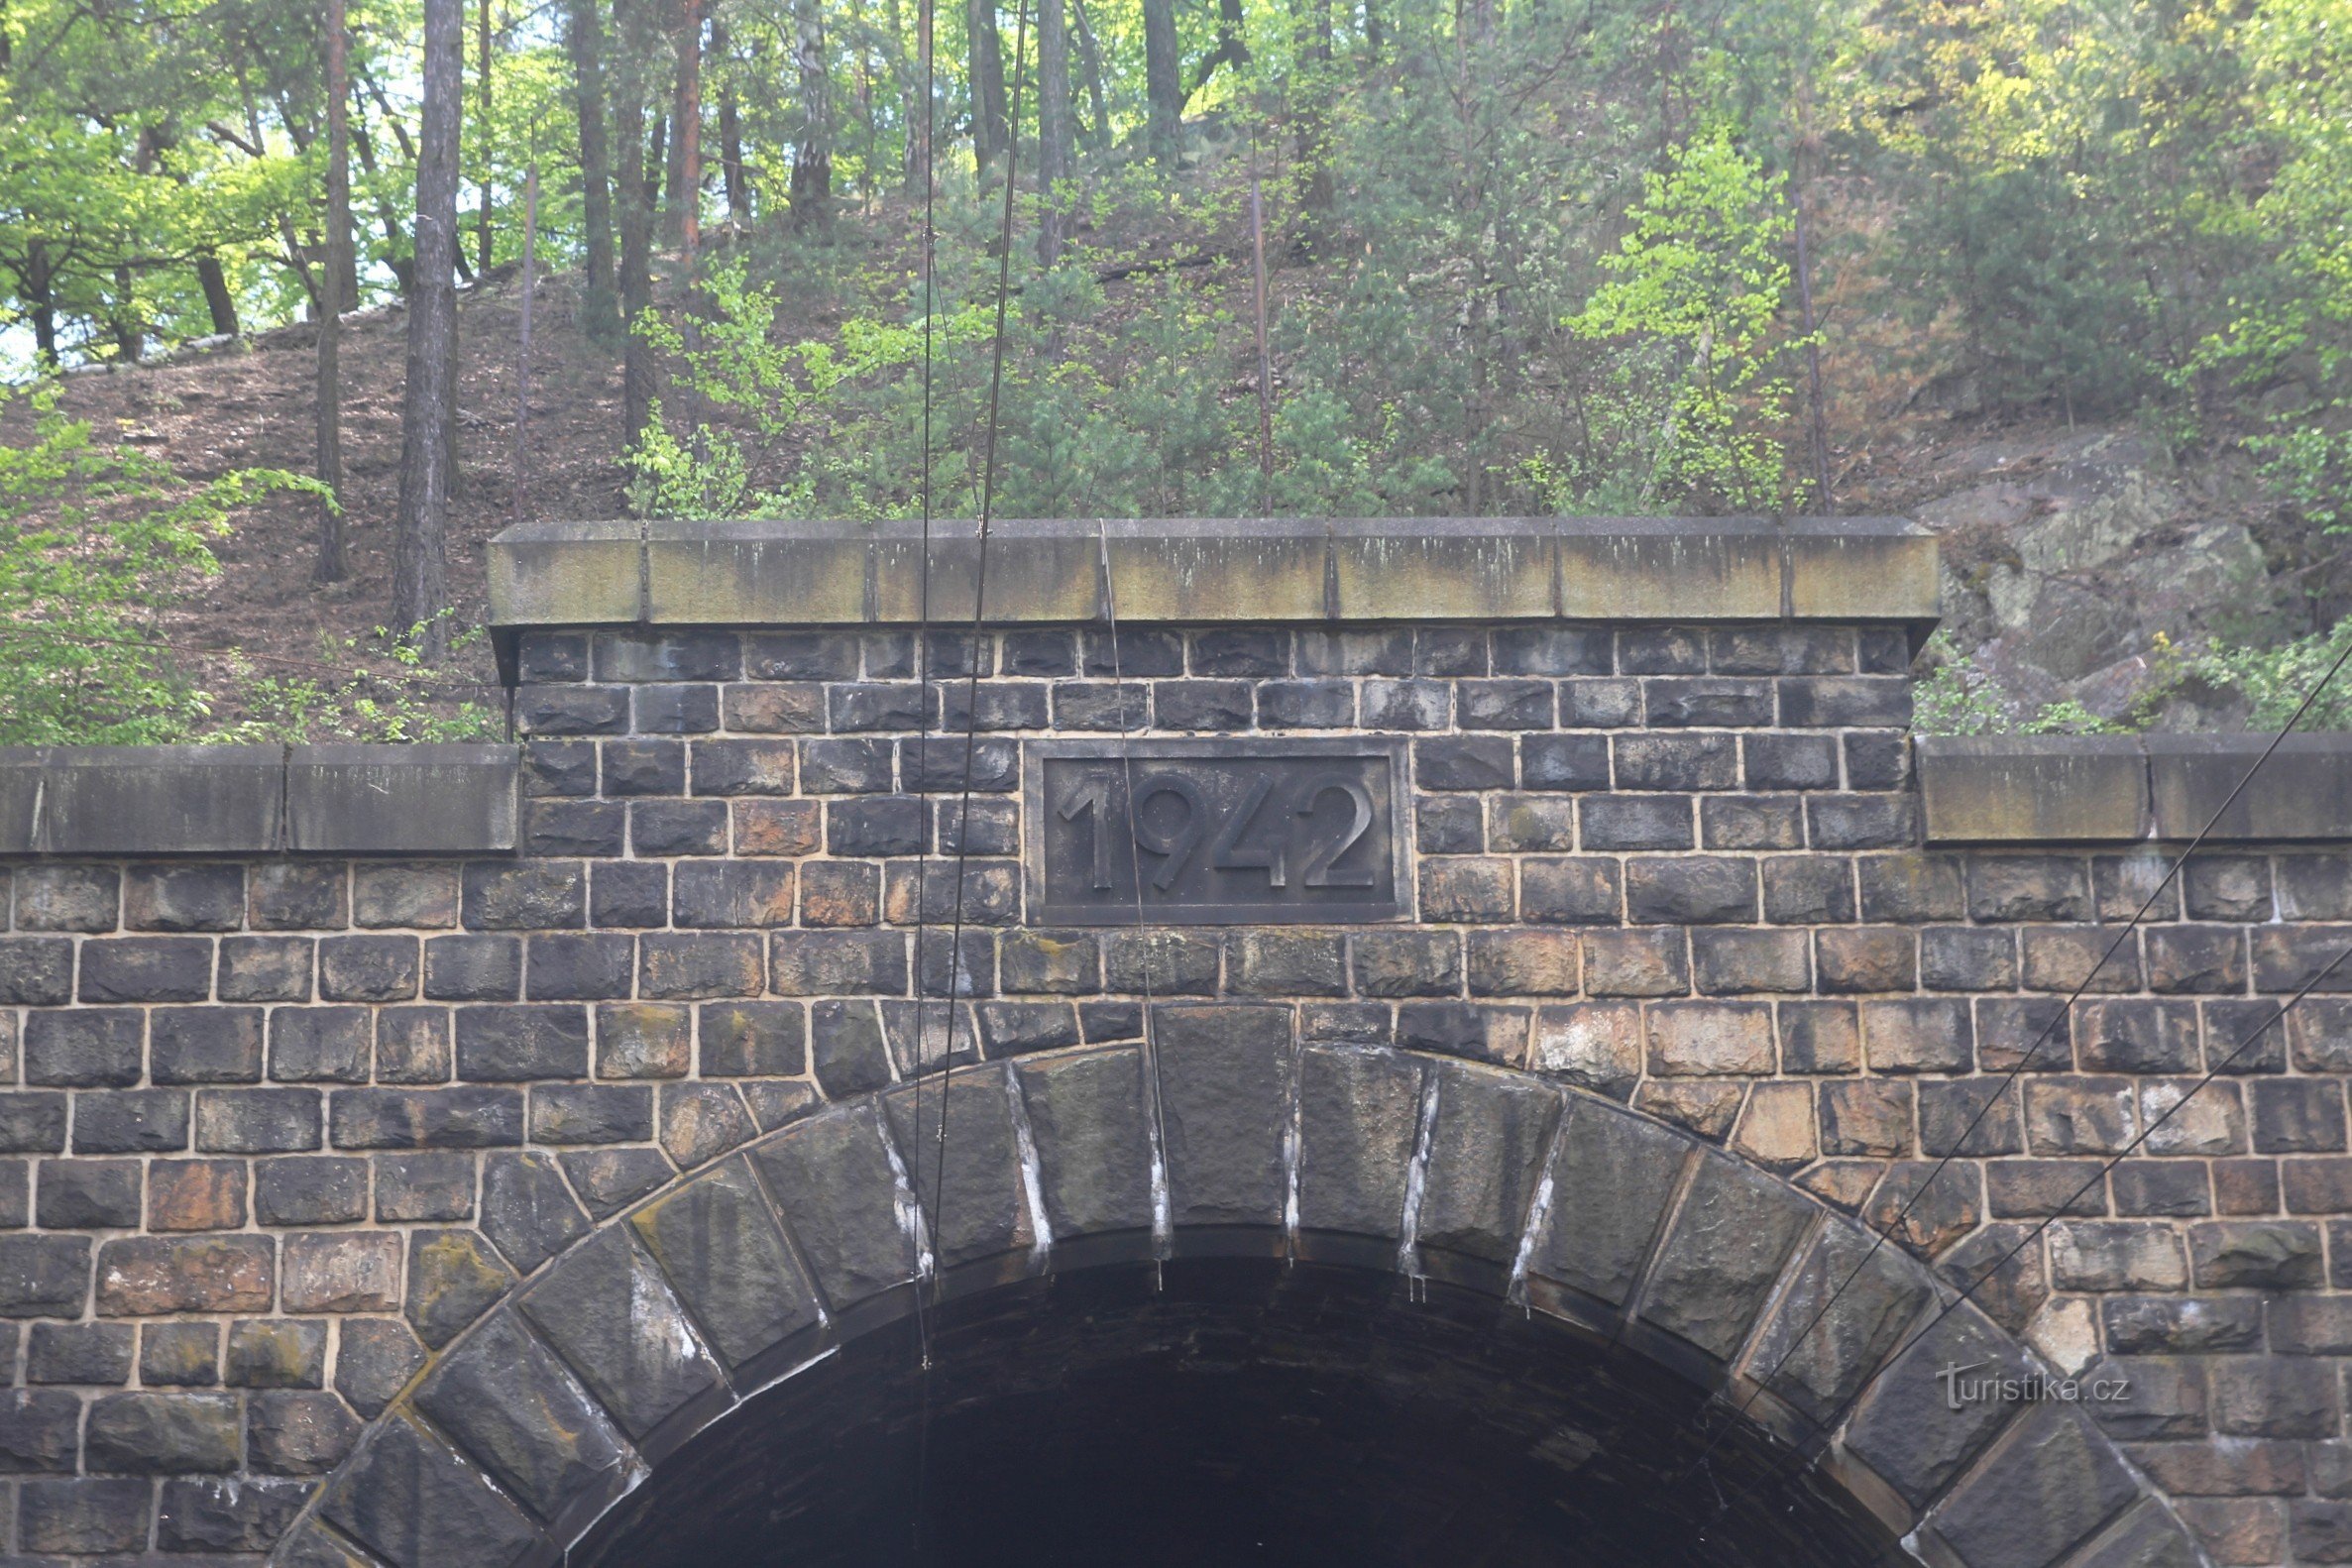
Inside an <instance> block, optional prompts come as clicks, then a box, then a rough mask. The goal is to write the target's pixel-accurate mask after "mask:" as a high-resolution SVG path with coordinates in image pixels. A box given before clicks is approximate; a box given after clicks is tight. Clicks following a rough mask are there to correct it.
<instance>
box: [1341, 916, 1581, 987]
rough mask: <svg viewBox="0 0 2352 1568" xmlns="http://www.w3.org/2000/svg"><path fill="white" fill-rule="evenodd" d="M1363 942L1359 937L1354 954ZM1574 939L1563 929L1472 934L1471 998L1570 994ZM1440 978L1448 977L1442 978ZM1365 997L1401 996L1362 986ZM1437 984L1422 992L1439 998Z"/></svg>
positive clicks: (1575, 969) (1574, 980)
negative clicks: (1436, 995)
mask: <svg viewBox="0 0 2352 1568" xmlns="http://www.w3.org/2000/svg"><path fill="white" fill-rule="evenodd" d="M1366 940H1367V939H1365V938H1361V937H1360V938H1358V939H1357V943H1358V951H1359V952H1362V945H1363V943H1364V942H1365V941H1366ZM1580 951H1581V950H1580V945H1579V942H1578V939H1577V938H1576V937H1575V936H1574V935H1573V934H1571V933H1568V932H1565V931H1544V930H1540V929H1538V930H1515V931H1474V932H1472V933H1470V938H1469V952H1470V993H1471V994H1472V995H1473V996H1573V995H1575V994H1576V991H1577V985H1578V974H1579V971H1580V963H1579V956H1578V955H1579V952H1580ZM1441 976H1442V977H1443V978H1448V979H1450V978H1452V976H1450V975H1442V971H1441ZM1358 984H1359V989H1360V990H1362V992H1363V994H1365V995H1367V996H1378V995H1392V994H1393V995H1402V994H1404V993H1403V992H1400V991H1395V992H1384V991H1378V990H1375V989H1373V988H1372V987H1370V986H1367V985H1364V984H1363V983H1362V980H1361V977H1359V982H1358ZM1453 988H1454V987H1453V986H1452V985H1440V986H1438V987H1435V988H1433V989H1432V990H1430V991H1425V992H1422V993H1420V994H1443V993H1446V992H1450V991H1452V990H1453Z"/></svg>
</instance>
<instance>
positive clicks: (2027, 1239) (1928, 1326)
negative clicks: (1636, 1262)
mask: <svg viewBox="0 0 2352 1568" xmlns="http://www.w3.org/2000/svg"><path fill="white" fill-rule="evenodd" d="M2347 961H2352V946H2347V947H2346V948H2344V949H2343V950H2342V951H2341V952H2338V953H2337V954H2336V955H2335V956H2334V957H2332V958H2330V959H2328V960H2327V962H2326V963H2325V964H2323V965H2321V966H2320V967H2319V968H2318V969H2316V970H2314V971H2313V972H2312V974H2311V976H2310V977H2309V978H2308V979H2306V980H2304V981H2303V982H2302V984H2301V985H2299V986H2297V987H2296V989H2295V991H2294V993H2293V994H2292V995H2290V996H2289V997H2288V998H2287V999H2286V1000H2285V1001H2283V1002H2281V1003H2280V1004H2279V1006H2278V1007H2277V1009H2276V1010H2274V1011H2273V1012H2272V1013H2271V1015H2270V1016H2269V1017H2268V1018H2265V1019H2264V1020H2263V1021H2262V1022H2261V1023H2259V1024H2257V1025H2255V1027H2254V1028H2253V1029H2252V1030H2250V1031H2248V1033H2247V1034H2246V1035H2245V1037H2244V1038H2243V1039H2241V1040H2240V1041H2239V1042H2238V1043H2237V1045H2236V1046H2235V1047H2233V1048H2232V1049H2231V1051H2230V1053H2229V1055H2227V1056H2225V1057H2223V1058H2222V1059H2221V1060H2220V1061H2219V1062H2217V1063H2215V1064H2212V1065H2211V1066H2209V1067H2207V1068H2206V1069H2205V1073H2204V1076H2202V1077H2200V1078H2198V1079H2197V1080H2196V1081H2195V1082H2194V1083H2192V1084H2190V1085H2189V1087H2188V1090H2187V1092H2186V1093H2184V1094H2183V1095H2182V1096H2181V1097H2180V1098H2179V1099H2178V1100H2175V1101H2174V1102H2173V1103H2172V1104H2171V1105H2170V1106H2168V1107H2167V1108H2166V1110H2165V1112H2164V1114H2162V1115H2161V1116H2158V1117H2157V1118H2155V1119H2154V1120H2153V1121H2151V1122H2149V1123H2148V1125H2147V1126H2146V1127H2144V1128H2142V1129H2141V1130H2140V1132H2139V1133H2138V1135H2137V1136H2135V1137H2133V1138H2132V1139H2131V1140H2130V1141H2129V1142H2128V1143H2126V1144H2125V1145H2124V1146H2123V1148H2121V1149H2120V1150H2118V1151H2116V1152H2115V1154H2113V1155H2112V1156H2110V1157H2109V1158H2108V1159H2107V1160H2106V1162H2105V1163H2104V1164H2102V1165H2101V1166H2100V1167H2099V1168H2098V1169H2097V1170H2096V1171H2094V1172H2092V1173H2091V1175H2090V1176H2089V1178H2088V1179H2087V1180H2085V1181H2084V1182H2083V1183H2082V1184H2081V1185H2080V1186H2078V1187H2076V1188H2075V1189H2074V1190H2073V1191H2072V1192H2071V1193H2069V1194H2068V1195H2067V1197H2066V1200H2065V1201H2064V1202H2061V1203H2059V1204H2058V1205H2056V1207H2055V1208H2054V1209H2053V1210H2052V1212H2050V1213H2049V1214H2047V1215H2045V1216H2043V1219H2042V1222H2041V1223H2040V1224H2039V1225H2036V1226H2035V1227H2034V1228H2033V1229H2031V1230H2029V1231H2027V1232H2026V1233H2025V1234H2024V1235H2023V1236H2021V1237H2019V1238H2018V1240H2017V1244H2016V1245H2015V1246H2013V1247H2011V1248H2010V1249H2009V1250H2008V1251H2007V1252H2005V1253H2003V1254H2001V1256H2000V1257H1998V1258H1996V1259H1994V1260H1993V1261H1992V1262H1991V1263H1989V1264H1987V1265H1986V1266H1985V1267H1984V1268H1983V1269H1982V1270H1980V1271H1979V1272H1978V1273H1977V1275H1976V1277H1975V1278H1974V1279H1972V1280H1970V1281H1969V1282H1968V1283H1967V1284H1966V1285H1964V1286H1963V1287H1961V1288H1960V1292H1959V1293H1958V1294H1957V1295H1955V1296H1954V1297H1953V1298H1952V1299H1951V1300H1949V1301H1947V1302H1945V1303H1944V1305H1943V1306H1942V1307H1941V1308H1939V1309H1938V1310H1937V1312H1936V1314H1935V1315H1934V1316H1933V1317H1931V1318H1929V1319H1928V1320H1927V1322H1925V1323H1924V1324H1922V1325H1920V1328H1919V1331H1918V1332H1917V1333H1915V1334H1913V1335H1912V1336H1911V1337H1910V1338H1908V1339H1906V1340H1904V1341H1902V1342H1901V1343H1900V1344H1898V1345H1897V1346H1896V1347H1895V1348H1894V1350H1893V1351H1892V1352H1891V1353H1890V1354H1888V1355H1887V1356H1886V1357H1885V1358H1884V1359H1883V1360H1882V1361H1881V1362H1880V1363H1879V1365H1880V1366H1882V1367H1885V1366H1892V1365H1894V1364H1895V1363H1896V1362H1898V1361H1900V1360H1901V1359H1902V1358H1903V1357H1904V1356H1905V1355H1906V1354H1908V1353H1909V1352H1910V1351H1911V1349H1912V1348H1913V1347H1914V1346H1916V1345H1918V1344H1920V1343H1921V1342H1922V1341H1924V1340H1925V1339H1926V1338H1927V1337H1928V1335H1930V1334H1932V1333H1934V1332H1935V1331H1936V1328H1937V1326H1938V1325H1939V1324H1941V1323H1942V1322H1943V1321H1944V1320H1945V1319H1946V1318H1948V1317H1950V1316H1951V1315H1952V1314H1953V1313H1955V1312H1957V1311H1959V1310H1960V1308H1961V1307H1962V1306H1965V1305H1966V1304H1967V1303H1968V1302H1969V1300H1970V1299H1971V1298H1972V1297H1973V1296H1974V1295H1975V1293H1976V1290H1977V1288H1978V1287H1980V1286H1982V1285H1984V1284H1985V1283H1986V1282H1987V1281H1989V1280H1991V1279H1992V1278H1993V1277H1994V1276H1996V1275H1998V1274H1999V1273H2000V1272H2001V1271H2002V1270H2004V1269H2006V1268H2008V1267H2009V1265H2010V1264H2011V1263H2013V1262H2015V1261H2016V1259H2017V1257H2018V1255H2019V1254H2021V1253H2023V1252H2024V1251H2025V1249H2026V1248H2028V1247H2030V1246H2032V1245H2033V1244H2034V1243H2035V1242H2036V1241H2038V1240H2040V1239H2041V1237H2042V1235H2043V1233H2044V1232H2046V1231H2047V1230H2049V1229H2050V1227H2051V1226H2052V1225H2053V1224H2055V1223H2057V1222H2058V1221H2059V1220H2060V1219H2061V1218H2064V1217H2066V1216H2067V1215H2068V1214H2069V1213H2070V1212H2071V1211H2072V1208H2073V1206H2074V1204H2075V1203H2076V1201H2078V1200H2079V1199H2080V1198H2081V1197H2082V1195H2083V1194H2084V1193H2086V1192H2088V1191H2089V1190H2090V1189H2091V1188H2092V1187H2095V1186H2097V1185H2098V1184H2099V1183H2100V1182H2102V1181H2104V1180H2106V1179H2107V1176H2109V1174H2110V1173H2112V1172H2113V1171H2114V1170H2115V1168H2116V1167H2117V1166H2119V1165H2121V1164H2123V1162H2124V1161H2126V1160H2128V1159H2130V1158H2131V1157H2132V1156H2133V1155H2135V1154H2137V1153H2139V1151H2140V1150H2141V1149H2142V1148H2143V1147H2145V1146H2146V1145H2147V1143H2148V1140H2149V1139H2151V1138H2153V1137H2155V1136H2156V1134H2157V1133H2158V1132H2160V1131H2162V1130H2163V1129H2164V1127H2165V1125H2166V1124H2167V1123H2168V1122H2170V1121H2171V1120H2172V1119H2173V1118H2174V1117H2176V1116H2178V1115H2180V1114H2181V1112H2182V1111H2183V1110H2184V1108H2186V1106H2187V1104H2188V1102H2189V1101H2190V1100H2192V1099H2194V1098H2195V1097H2196V1096H2197V1093H2198V1092H2199V1091H2200V1090H2202V1089H2204V1088H2205V1087H2207V1086H2208V1085H2209V1084H2211V1083H2212V1082H2213V1080H2214V1079H2215V1078H2217V1077H2219V1076H2221V1074H2223V1073H2224V1072H2227V1071H2228V1070H2229V1069H2230V1067H2231V1066H2232V1065H2233V1064H2236V1062H2237V1060H2238V1059H2239V1058H2240V1057H2242V1056H2244V1055H2245V1054H2246V1053H2247V1052H2248V1051H2251V1050H2252V1049H2254V1047H2255V1045H2256V1044H2257V1043H2258V1042H2260V1041H2261V1040H2262V1038H2263V1037H2264V1036H2265V1035H2267V1034H2269V1033H2270V1032H2271V1031H2272V1030H2273V1029H2274V1028H2276V1027H2278V1025H2279V1024H2280V1023H2282V1022H2283V1021H2284V1020H2285V1019H2286V1017H2287V1015H2288V1014H2289V1013H2290V1012H2292V1011H2293V1010H2294V1009H2295V1007H2296V1004H2297V1003H2298V1002H2300V1001H2302V999H2303V998H2304V997H2306V996H2308V995H2310V994H2311V993H2312V992H2313V991H2315V990H2317V989H2318V988H2319V986H2320V983H2321V982H2322V981H2324V980H2326V979H2327V977H2328V976H2330V975H2332V974H2334V973H2335V972H2336V970H2337V969H2338V968H2340V967H2342V966H2343V965H2344V963H2345V962H2347ZM1870 1386H1871V1385H1870V1383H1869V1381H1868V1380H1864V1381H1863V1383H1862V1384H1861V1385H1860V1386H1859V1387H1857V1388H1856V1389H1854V1390H1853V1392H1851V1393H1850V1394H1848V1395H1847V1396H1846V1397H1845V1399H1843V1400H1840V1401H1839V1403H1838V1405H1837V1407H1836V1408H1834V1409H1833V1410H1831V1412H1830V1413H1829V1415H1828V1416H1827V1417H1826V1418H1825V1419H1823V1420H1822V1421H1821V1422H1820V1423H1819V1425H1818V1427H1817V1430H1818V1431H1819V1432H1820V1433H1822V1434H1823V1435H1825V1436H1827V1435H1830V1434H1834V1433H1836V1432H1837V1430H1838V1429H1839V1427H1841V1426H1842V1425H1844V1424H1845V1422H1846V1418H1847V1417H1848V1415H1850V1414H1852V1413H1853V1408H1854V1406H1855V1405H1856V1404H1857V1403H1859V1402H1860V1400H1861V1399H1862V1396H1863V1395H1864V1394H1865V1393H1867V1392H1868V1391H1869V1388H1870ZM1713 1447H1714V1444H1713V1443H1712V1442H1710V1443H1709V1445H1708V1448H1709V1450H1712V1449H1713ZM1700 1459H1701V1462H1702V1463H1704V1461H1705V1459H1706V1454H1705V1453H1702V1454H1701V1455H1700ZM1800 1468H1803V1467H1802V1465H1798V1466H1792V1467H1790V1468H1789V1469H1787V1470H1785V1471H1782V1472H1779V1473H1778V1474H1776V1475H1774V1476H1773V1477H1771V1478H1770V1481H1771V1483H1772V1484H1773V1485H1777V1484H1779V1483H1780V1482H1783V1481H1786V1480H1787V1479H1789V1477H1790V1476H1792V1475H1794V1474H1795V1473H1796V1470H1797V1469H1800ZM1757 1485H1758V1484H1756V1483H1751V1484H1749V1485H1747V1486H1743V1487H1739V1488H1736V1489H1735V1490H1734V1492H1733V1494H1732V1496H1731V1497H1730V1498H1729V1499H1726V1500H1724V1502H1723V1506H1722V1507H1720V1508H1719V1509H1717V1510H1716V1512H1714V1513H1712V1514H1710V1515H1709V1516H1708V1518H1707V1519H1706V1521H1705V1522H1704V1523H1702V1524H1701V1525H1700V1526H1699V1530H1700V1539H1701V1540H1704V1539H1706V1531H1707V1530H1708V1529H1709V1528H1711V1527H1712V1526H1713V1525H1714V1524H1715V1523H1716V1521H1717V1520H1719V1519H1721V1518H1722V1517H1723V1516H1724V1515H1725V1514H1726V1513H1729V1512H1731V1511H1732V1509H1733V1507H1734V1506H1735V1505H1736V1503H1738V1501H1739V1500H1740V1499H1741V1498H1743V1497H1747V1496H1749V1495H1750V1494H1752V1493H1753V1492H1754V1491H1756V1490H1757Z"/></svg>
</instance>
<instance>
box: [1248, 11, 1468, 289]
mask: <svg viewBox="0 0 2352 1568" xmlns="http://www.w3.org/2000/svg"><path fill="white" fill-rule="evenodd" d="M1469 3H1470V4H1472V5H1477V4H1480V3H1481V0H1469ZM1290 5H1291V12H1290V29H1291V34H1290V36H1291V47H1292V50H1293V51H1294V54H1295V59H1294V62H1293V65H1292V71H1293V76H1292V87H1291V93H1290V108H1291V114H1292V116H1293V118H1294V120H1295V123H1296V125H1297V134H1298V141H1297V155H1296V156H1297V160H1298V205H1299V208H1300V209H1301V221H1300V224H1299V240H1300V243H1301V244H1302V245H1303V246H1304V247H1305V248H1306V249H1307V250H1309V251H1310V252H1311V251H1312V250H1313V248H1314V245H1315V242H1316V241H1317V240H1318V239H1320V238H1321V237H1322V231H1323V229H1324V227H1325V224H1324V222H1323V218H1324V215H1325V214H1327V213H1329V212H1330V210H1331V208H1332V205H1333V202H1334V200H1335V199H1336V193H1335V191H1334V190H1333V186H1332V179H1331V136H1330V121H1329V118H1328V117H1327V116H1326V115H1325V114H1324V112H1323V104H1324V103H1325V101H1326V100H1327V98H1328V95H1329V94H1330V92H1331V89H1332V86H1333V82H1332V79H1331V0H1290Z"/></svg>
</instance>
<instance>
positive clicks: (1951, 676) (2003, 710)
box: [1911, 631, 2016, 735]
mask: <svg viewBox="0 0 2352 1568" xmlns="http://www.w3.org/2000/svg"><path fill="white" fill-rule="evenodd" d="M1911 728H1912V729H1913V730H1914V731H1916V732H1917V733H1919V734H1923V735H1998V734H2007V733H2009V732H2010V731H2011V730H2012V729H2013V728H2016V719H2015V716H2014V715H2013V713H2012V712H2011V709H2010V705H2009V703H2008V702H2007V701H2006V700H2005V699H2004V698H2003V697H2002V696H2001V693H2000V690H1999V688H1998V686H1997V685H1996V684H1995V683H1994V681H1993V679H1992V677H1991V676H1989V675H1987V674H1985V673H1984V671H1983V670H1982V669H1980V668H1978V667H1977V665H1976V664H1975V662H1974V661H1973V660H1971V659H1969V658H1968V657H1967V655H1966V654H1964V653H1962V652H1961V651H1960V643H1959V642H1958V641H1957V640H1955V639H1954V637H1953V635H1952V633H1951V632H1949V631H1938V632H1937V633H1935V635H1933V636H1931V637H1929V638H1928V640H1927V646H1925V647H1924V648H1922V649H1920V654H1919V658H1918V660H1917V661H1916V662H1915V664H1914V679H1913V681H1912V684H1911Z"/></svg>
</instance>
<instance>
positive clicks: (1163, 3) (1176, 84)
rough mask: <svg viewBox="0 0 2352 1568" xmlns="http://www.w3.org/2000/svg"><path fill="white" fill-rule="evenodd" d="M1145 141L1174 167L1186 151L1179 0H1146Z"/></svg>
mask: <svg viewBox="0 0 2352 1568" xmlns="http://www.w3.org/2000/svg"><path fill="white" fill-rule="evenodd" d="M1144 97H1145V99H1146V100H1147V102H1148V104H1149V108H1150V115H1149V118H1148V119H1147V120H1146V121H1145V130H1144V142H1145V146H1147V147H1148V148H1149V149H1150V150H1151V154H1152V156H1153V157H1154V158H1156V159H1158V160H1160V162H1161V163H1163V164H1168V165H1171V166H1173V165H1174V164H1175V163H1176V160H1177V159H1178V158H1180V157H1182V156H1183V150H1184V74H1183V61H1182V57H1181V56H1179V55H1178V54H1177V53H1176V0H1144Z"/></svg>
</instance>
